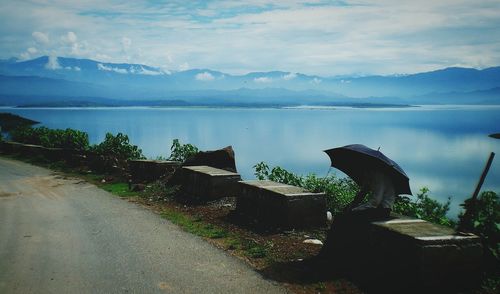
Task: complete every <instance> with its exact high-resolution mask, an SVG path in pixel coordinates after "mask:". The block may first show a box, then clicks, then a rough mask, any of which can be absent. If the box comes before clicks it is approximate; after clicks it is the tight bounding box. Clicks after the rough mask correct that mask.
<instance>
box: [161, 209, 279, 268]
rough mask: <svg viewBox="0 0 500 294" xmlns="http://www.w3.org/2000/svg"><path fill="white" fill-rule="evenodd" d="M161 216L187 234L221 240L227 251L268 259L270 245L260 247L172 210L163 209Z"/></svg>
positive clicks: (251, 241)
mask: <svg viewBox="0 0 500 294" xmlns="http://www.w3.org/2000/svg"><path fill="white" fill-rule="evenodd" d="M161 216H162V217H163V218H166V219H168V220H170V221H171V222H172V223H174V224H176V225H178V226H180V227H181V228H182V229H184V230H185V231H187V232H188V233H191V234H195V235H198V236H201V237H205V238H210V239H221V240H222V244H223V246H224V247H225V248H226V249H227V250H236V251H241V252H242V253H243V254H244V255H245V256H247V257H251V258H268V257H269V247H270V246H271V245H269V244H266V245H261V244H259V243H257V242H255V241H254V240H249V239H246V238H244V237H241V236H239V235H237V234H235V233H231V232H228V231H227V230H225V229H223V228H220V227H217V226H216V225H213V224H208V223H205V222H203V220H202V219H201V218H200V217H197V216H190V215H187V214H185V213H182V212H179V211H175V210H173V209H165V210H164V211H163V212H162V213H161Z"/></svg>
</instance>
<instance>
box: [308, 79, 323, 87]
mask: <svg viewBox="0 0 500 294" xmlns="http://www.w3.org/2000/svg"><path fill="white" fill-rule="evenodd" d="M321 82H322V80H321V79H318V78H314V79H312V80H311V83H312V84H315V85H318V84H320V83H321Z"/></svg>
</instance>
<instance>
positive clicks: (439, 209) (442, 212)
mask: <svg viewBox="0 0 500 294" xmlns="http://www.w3.org/2000/svg"><path fill="white" fill-rule="evenodd" d="M428 193H429V189H428V188H426V187H423V188H421V189H420V192H419V193H418V194H417V196H416V198H415V199H412V198H411V197H408V196H400V197H397V198H396V202H395V203H394V206H393V208H392V210H393V211H394V212H396V213H399V214H403V215H407V216H411V217H416V218H419V219H423V220H426V221H429V222H432V223H436V224H440V225H445V226H449V227H451V226H453V225H454V222H453V221H452V220H450V219H449V218H448V217H447V216H446V213H447V212H448V210H449V209H450V199H449V198H448V201H447V202H446V203H444V204H441V203H439V202H438V201H436V200H434V199H431V198H430V197H429V195H428Z"/></svg>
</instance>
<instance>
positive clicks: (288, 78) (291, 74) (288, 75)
mask: <svg viewBox="0 0 500 294" xmlns="http://www.w3.org/2000/svg"><path fill="white" fill-rule="evenodd" d="M296 77H297V74H296V73H293V72H290V73H287V74H286V75H284V76H283V79H284V80H285V81H289V80H293V79H295V78H296Z"/></svg>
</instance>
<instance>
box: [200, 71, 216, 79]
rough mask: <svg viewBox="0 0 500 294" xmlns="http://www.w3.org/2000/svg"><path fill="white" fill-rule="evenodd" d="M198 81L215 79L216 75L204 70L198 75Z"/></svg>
mask: <svg viewBox="0 0 500 294" xmlns="http://www.w3.org/2000/svg"><path fill="white" fill-rule="evenodd" d="M196 79H197V80H198V81H213V80H214V79H215V77H214V76H213V75H212V74H211V73H209V72H202V73H199V74H197V75H196Z"/></svg>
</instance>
